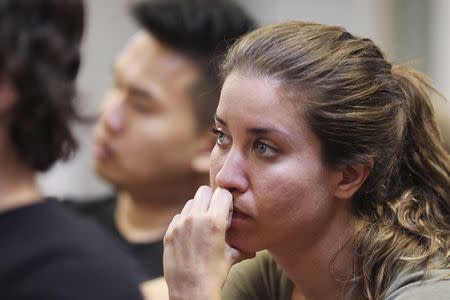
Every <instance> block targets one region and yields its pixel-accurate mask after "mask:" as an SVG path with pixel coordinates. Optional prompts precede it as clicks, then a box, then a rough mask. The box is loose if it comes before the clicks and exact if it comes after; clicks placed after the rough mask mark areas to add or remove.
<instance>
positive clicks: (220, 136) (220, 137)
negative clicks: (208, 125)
mask: <svg viewBox="0 0 450 300" xmlns="http://www.w3.org/2000/svg"><path fill="white" fill-rule="evenodd" d="M212 132H213V134H215V135H216V143H217V145H226V144H228V142H229V141H228V137H227V135H226V134H225V133H223V132H222V131H220V130H219V129H217V128H212Z"/></svg>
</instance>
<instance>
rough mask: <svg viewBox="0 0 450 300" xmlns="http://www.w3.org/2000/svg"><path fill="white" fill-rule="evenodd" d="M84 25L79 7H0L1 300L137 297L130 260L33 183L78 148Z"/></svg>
mask: <svg viewBox="0 0 450 300" xmlns="http://www.w3.org/2000/svg"><path fill="white" fill-rule="evenodd" d="M83 26H84V5H83V1H81V0H65V1H61V0H33V1H30V0H0V239H1V247H0V257H1V258H2V259H1V261H0V298H1V299H55V300H56V299H57V300H61V299H62V300H64V299H67V300H88V299H91V300H94V299H95V300H98V299H117V300H123V299H142V293H141V291H140V289H139V282H140V280H141V279H140V278H141V274H140V272H139V271H137V267H135V266H134V265H133V262H132V261H131V259H129V258H128V256H127V255H126V254H125V253H122V252H121V251H119V250H118V249H117V248H116V247H114V244H113V242H112V241H111V239H110V238H109V237H108V236H107V235H106V234H105V233H104V232H103V231H102V230H101V229H100V228H98V226H96V225H95V224H94V223H91V222H88V221H87V220H84V219H82V218H80V217H79V216H77V215H75V214H73V213H72V212H69V211H68V210H67V208H65V207H63V206H62V205H61V204H60V203H58V202H57V201H56V200H55V199H52V198H46V197H44V196H43V195H42V194H41V191H40V190H39V187H38V185H37V182H36V179H35V176H36V174H37V172H43V171H46V170H47V169H48V168H49V167H50V166H51V165H52V164H53V163H54V162H55V161H57V160H58V159H68V158H69V157H70V156H71V155H72V154H73V153H74V152H75V150H76V148H77V143H76V140H75V138H74V136H73V133H72V132H71V130H70V126H69V122H70V121H71V120H76V119H79V117H78V116H77V114H76V111H75V103H74V101H75V96H76V89H75V78H76V75H77V73H78V68H79V65H80V41H81V38H82V33H83Z"/></svg>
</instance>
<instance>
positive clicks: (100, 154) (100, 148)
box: [95, 139, 113, 160]
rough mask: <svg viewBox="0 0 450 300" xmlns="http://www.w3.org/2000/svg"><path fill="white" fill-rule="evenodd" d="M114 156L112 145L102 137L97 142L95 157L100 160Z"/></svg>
mask: <svg viewBox="0 0 450 300" xmlns="http://www.w3.org/2000/svg"><path fill="white" fill-rule="evenodd" d="M112 156H113V151H112V149H111V147H110V146H109V145H108V144H107V143H105V142H103V141H102V140H100V139H97V140H96V142H95V157H96V158H97V159H99V160H105V159H108V158H111V157H112Z"/></svg>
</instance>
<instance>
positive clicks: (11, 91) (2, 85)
mask: <svg viewBox="0 0 450 300" xmlns="http://www.w3.org/2000/svg"><path fill="white" fill-rule="evenodd" d="M16 101H17V91H16V88H15V87H14V85H13V83H12V82H11V80H10V79H9V78H8V77H7V76H4V75H3V74H1V73H0V116H3V115H6V114H7V113H8V112H9V111H10V110H11V107H12V106H13V104H14V103H15V102H16Z"/></svg>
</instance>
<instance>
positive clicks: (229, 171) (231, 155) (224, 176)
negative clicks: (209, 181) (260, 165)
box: [215, 150, 249, 193]
mask: <svg viewBox="0 0 450 300" xmlns="http://www.w3.org/2000/svg"><path fill="white" fill-rule="evenodd" d="M218 170H219V171H218V172H217V173H216V176H215V182H216V185H217V186H220V187H222V188H225V189H227V190H229V191H230V192H238V193H244V192H245V191H246V190H247V189H248V187H249V182H248V177H247V172H246V161H245V158H244V157H243V156H242V154H240V153H239V152H238V151H233V150H230V151H229V152H228V153H227V154H226V156H225V157H224V159H223V161H222V164H221V165H219V166H218Z"/></svg>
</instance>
